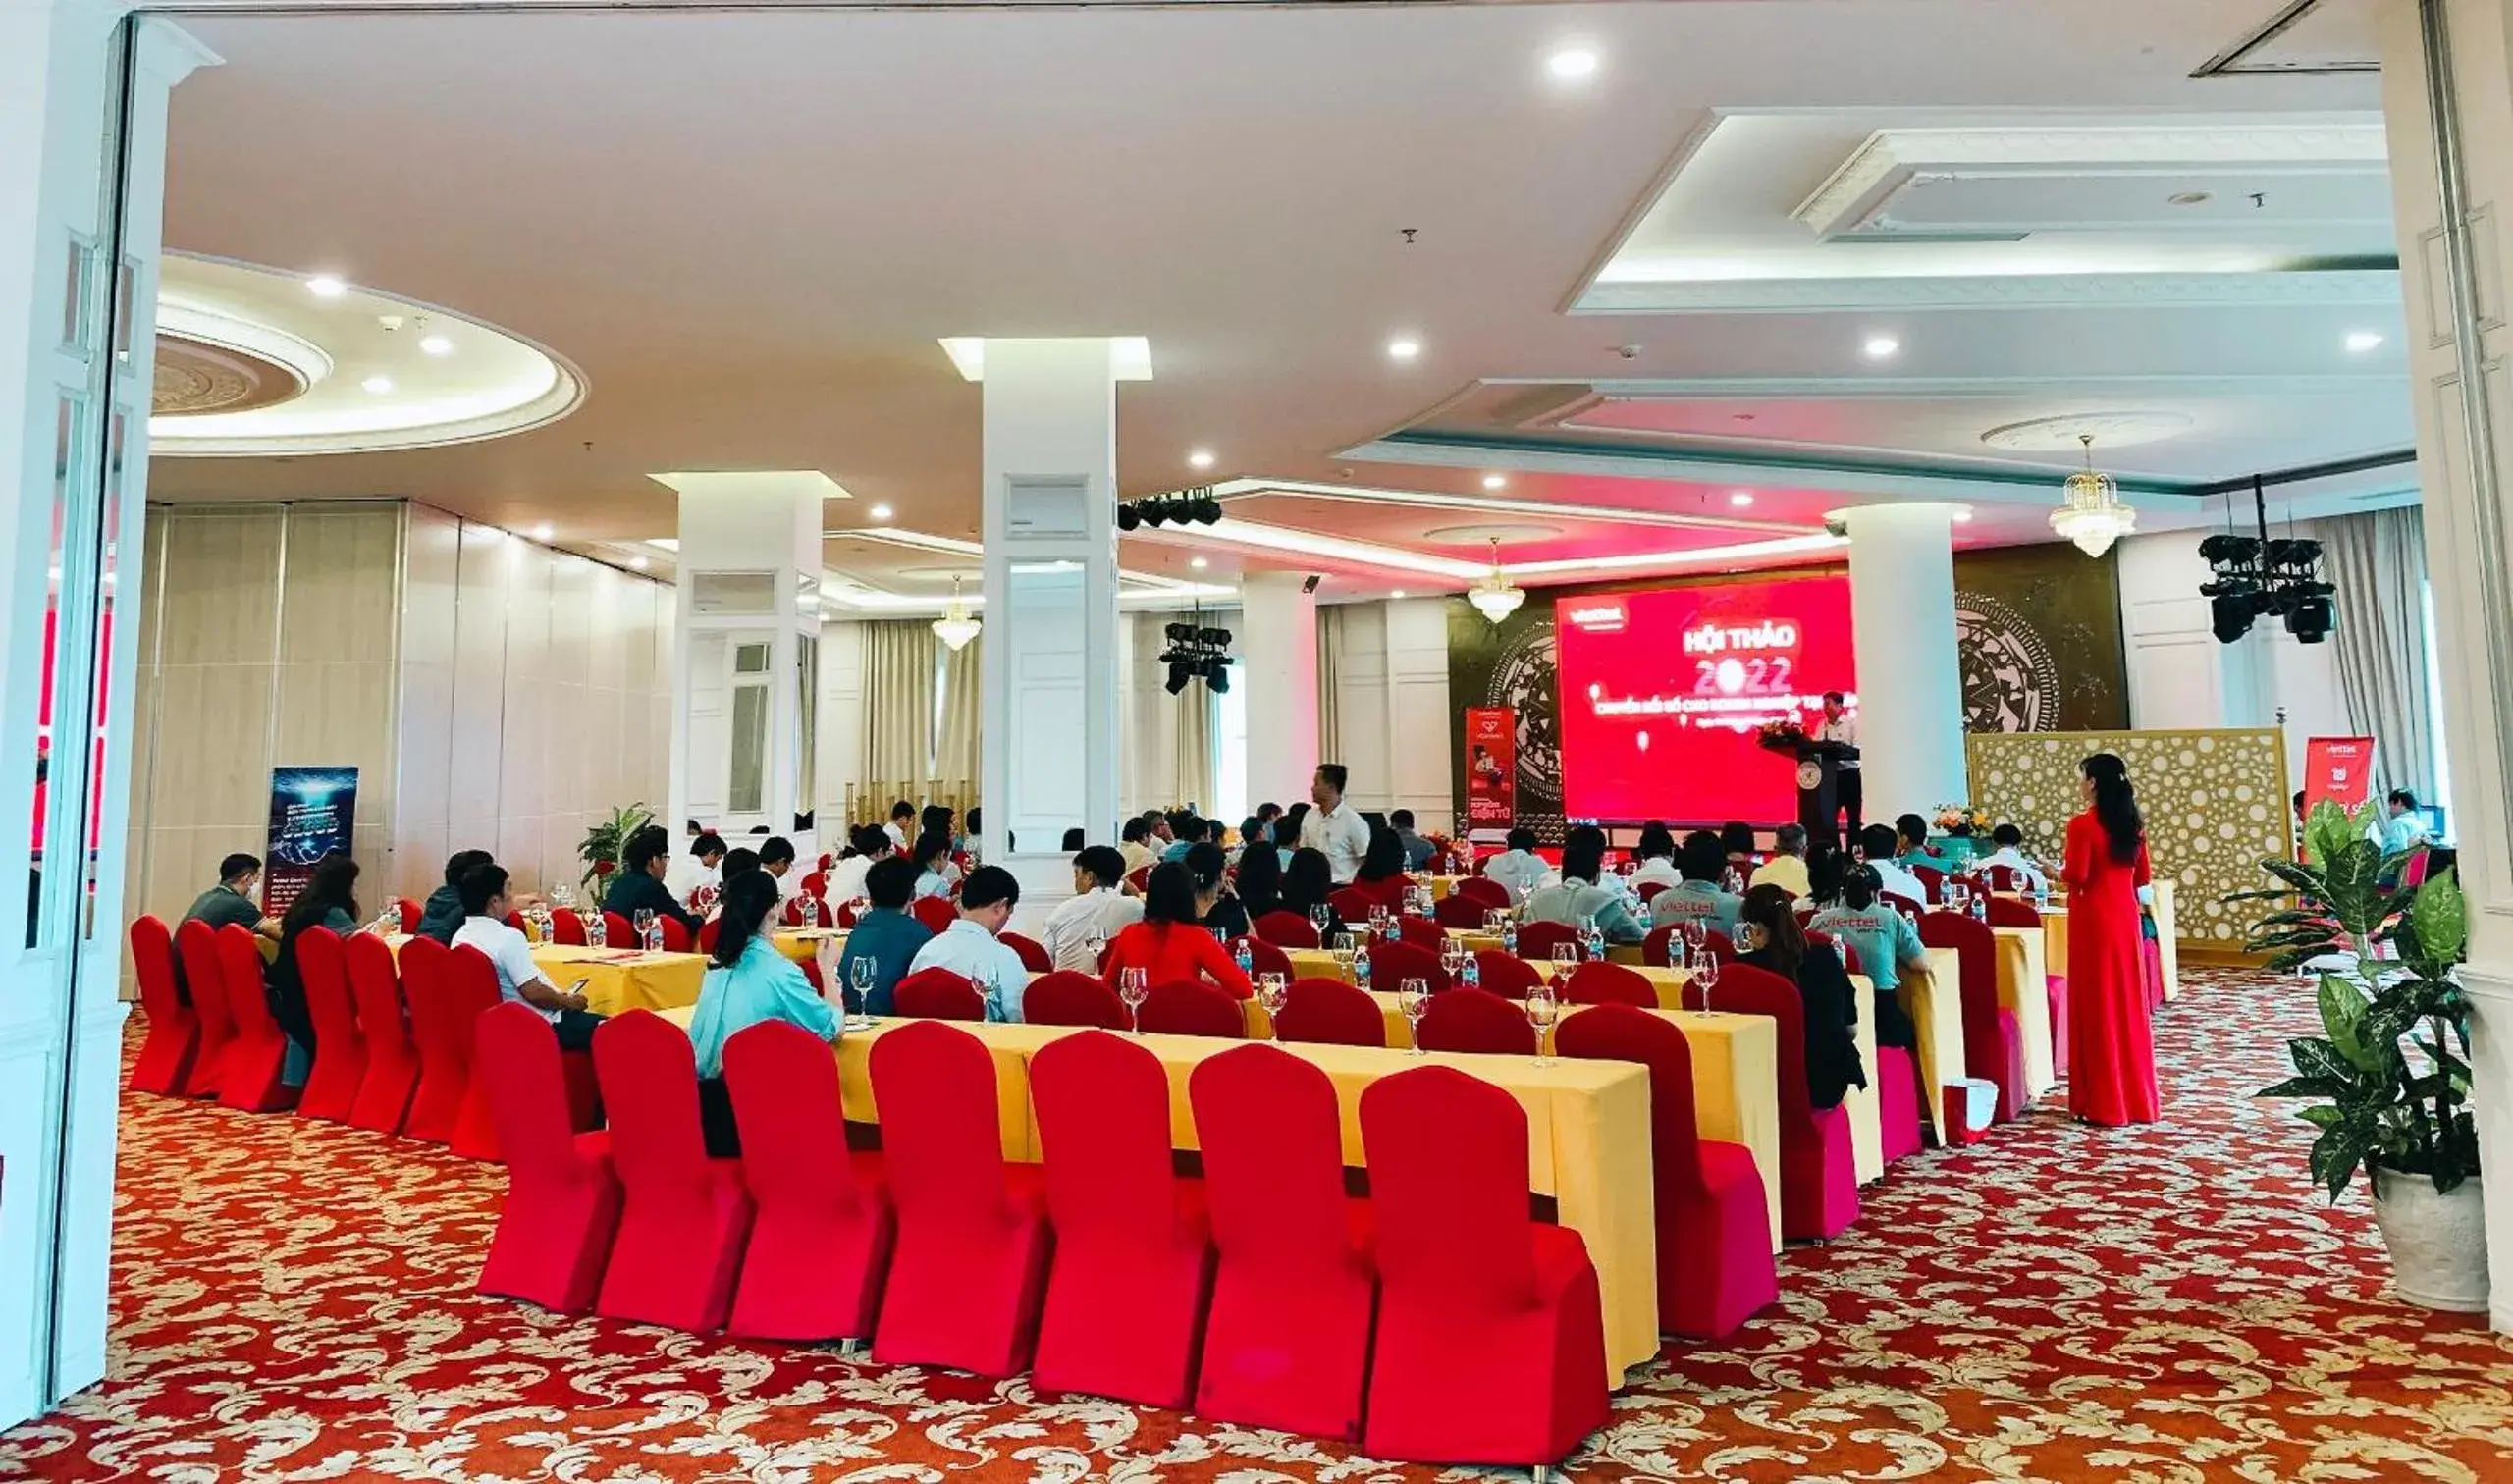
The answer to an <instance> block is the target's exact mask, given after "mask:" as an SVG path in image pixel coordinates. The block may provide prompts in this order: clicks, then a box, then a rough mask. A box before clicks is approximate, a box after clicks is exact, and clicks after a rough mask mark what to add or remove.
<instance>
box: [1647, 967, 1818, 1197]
mask: <svg viewBox="0 0 2513 1484" xmlns="http://www.w3.org/2000/svg"><path fill="white" fill-rule="evenodd" d="M1699 993H1700V986H1699V984H1698V983H1697V982H1696V983H1688V984H1686V985H1685V986H1684V1003H1685V1004H1686V1005H1687V1006H1690V1007H1696V1008H1697V1007H1698V1005H1699ZM1715 998H1716V1003H1717V1004H1718V1006H1719V1008H1720V1009H1722V1010H1726V1011H1732V1012H1735V1013H1738V1014H1743V1015H1767V1016H1770V1017H1771V1018H1772V1019H1773V1020H1774V1021H1775V1022H1777V1023H1778V1028H1777V1033H1776V1034H1775V1037H1774V1039H1775V1040H1776V1041H1777V1042H1778V1044H1779V1046H1780V1234H1781V1236H1782V1237H1783V1238H1784V1239H1786V1240H1788V1241H1791V1242H1799V1241H1824V1240H1826V1239H1829V1238H1833V1237H1838V1236H1840V1235H1841V1234H1842V1233H1843V1232H1844V1231H1845V1230H1847V1229H1848V1227H1849V1224H1850V1223H1851V1222H1853V1221H1856V1220H1857V1219H1858V1170H1857V1167H1856V1164H1855V1162H1854V1161H1853V1159H1852V1157H1851V1153H1850V1143H1849V1115H1848V1114H1847V1113H1846V1112H1845V1110H1844V1109H1842V1108H1841V1107H1839V1106H1838V1105H1837V1106H1834V1107H1830V1108H1823V1109H1818V1108H1816V1107H1815V1106H1814V1104H1813V1103H1811V1102H1809V1101H1808V1100H1807V1091H1806V1010H1805V1002H1804V1001H1803V1000H1801V999H1799V998H1798V995H1797V986H1796V985H1795V984H1793V983H1791V982H1790V981H1789V980H1785V979H1783V978H1781V977H1780V976H1779V975H1777V974H1774V973H1772V972H1771V971H1769V970H1767V969H1758V968H1756V967H1754V966H1753V965H1751V964H1730V965H1728V966H1727V967H1726V968H1724V969H1722V970H1720V972H1719V987H1718V989H1717V991H1716V993H1715Z"/></svg>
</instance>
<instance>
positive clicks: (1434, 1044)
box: [1418, 989, 1535, 1461]
mask: <svg viewBox="0 0 2513 1484" xmlns="http://www.w3.org/2000/svg"><path fill="white" fill-rule="evenodd" d="M1418 1033H1419V1034H1420V1036H1421V1038H1422V1049H1424V1050H1426V1051H1470V1052H1473V1051H1479V1052H1487V1053H1490V1054H1493V1055H1499V1056H1532V1055H1534V1054H1535V1028H1534V1027H1532V1026H1529V1025H1528V1024H1527V1016H1526V1010H1525V1008H1524V1006H1522V1005H1521V1004H1519V1003H1518V1002H1517V1001H1516V1000H1505V999H1503V998H1501V996H1499V995H1497V994H1494V993H1492V992H1491V991H1490V990H1488V989H1452V990H1450V991H1449V992H1448V993H1446V994H1438V995H1433V996H1432V997H1431V1004H1430V1008H1429V1009H1427V1010H1425V1011H1423V1012H1422V1024H1421V1026H1420V1028H1419V1031H1418ZM1496 1461H1499V1460H1496Z"/></svg>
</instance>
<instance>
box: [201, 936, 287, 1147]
mask: <svg viewBox="0 0 2513 1484" xmlns="http://www.w3.org/2000/svg"><path fill="white" fill-rule="evenodd" d="M218 973H219V979H220V980H221V981H222V982H223V983H224V984H225V985H226V987H227V1013H228V1014H230V1015H232V1016H234V1017H235V1018H236V1038H235V1039H234V1040H232V1041H230V1042H228V1043H227V1059H226V1064H225V1065H224V1066H222V1067H220V1068H219V1070H218V1100H219V1101H220V1102H221V1103H223V1104H225V1105H226V1106H228V1107H230V1108H240V1109H241V1110H243V1111H244V1112H247V1113H275V1112H277V1111H279V1110H280V1109H282V1108H285V1107H288V1106H290V1105H291V1104H293V1103H294V1102H295V1101H296V1089H295V1088H294V1087H289V1086H288V1085H287V1084H285V1083H283V1082H281V1081H280V1073H281V1071H282V1070H283V1069H284V1068H285V1067H286V1066H287V1065H288V1036H287V1034H286V1033H284V1032H282V1031H281V1030H280V1028H279V1022H277V1021H275V1020H273V1019H271V1002H270V997H269V995H268V994H267V993H266V991H265V990H264V988H263V986H262V951H261V949H260V948H258V947H256V946H255V945H254V937H253V930H252V929H251V928H249V927H240V926H238V925H237V924H234V923H230V924H228V925H227V926H226V927H221V928H219V929H218Z"/></svg>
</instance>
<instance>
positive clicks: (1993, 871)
mask: <svg viewBox="0 0 2513 1484" xmlns="http://www.w3.org/2000/svg"><path fill="white" fill-rule="evenodd" d="M1981 879H1982V881H1983V882H1985V883H1986V884H1987V885H1988V886H1989V888H1990V890H1992V891H2022V890H2024V889H2025V888H2026V887H2027V886H2029V885H2031V884H2032V882H2031V881H2030V880H2029V879H2028V878H2027V877H2026V876H2025V874H2024V873H2023V872H2021V871H2018V870H2016V869H2015V868H2014V867H2012V866H1984V867H1982V868H1981Z"/></svg>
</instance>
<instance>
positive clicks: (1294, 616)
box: [1239, 572, 1317, 811]
mask: <svg viewBox="0 0 2513 1484" xmlns="http://www.w3.org/2000/svg"><path fill="white" fill-rule="evenodd" d="M1303 581H1304V579H1303V578H1302V577H1301V575H1300V574H1299V573H1297V572H1252V573H1250V574H1248V575H1247V576H1246V577H1243V578H1242V579H1240V584H1239V594H1240V620H1239V683H1240V684H1241V685H1242V686H1244V687H1246V688H1247V691H1248V807H1249V808H1250V809H1251V810H1252V811H1253V810H1254V809H1255V808H1256V806H1257V805H1259V804H1262V803H1265V802H1267V801H1268V800H1271V801H1272V802H1274V803H1276V804H1280V805H1281V806H1283V807H1284V808H1285V809H1289V808H1291V807H1292V806H1293V805H1294V804H1297V803H1299V802H1300V801H1301V800H1303V799H1306V798H1308V797H1309V780H1310V774H1311V773H1314V772H1315V771H1316V770H1317V599H1316V596H1315V595H1314V594H1310V593H1304V592H1302V591H1301V586H1302V583H1303Z"/></svg>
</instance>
